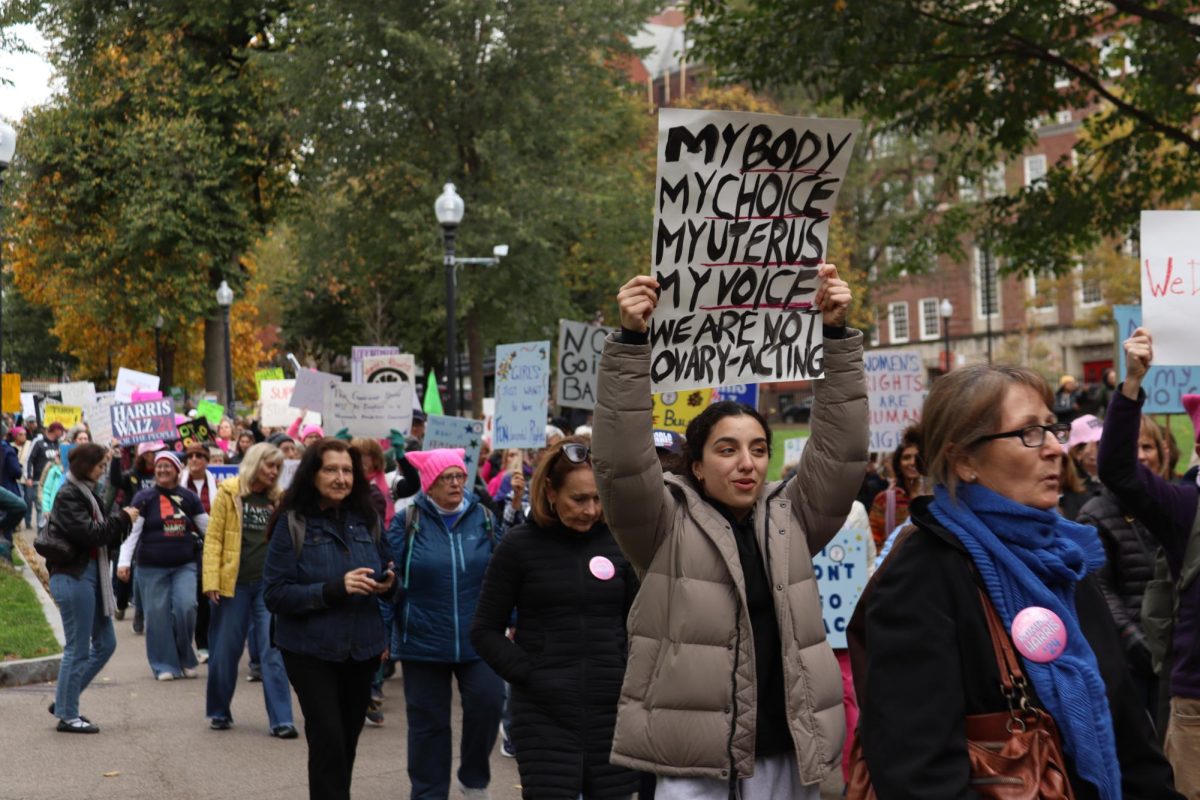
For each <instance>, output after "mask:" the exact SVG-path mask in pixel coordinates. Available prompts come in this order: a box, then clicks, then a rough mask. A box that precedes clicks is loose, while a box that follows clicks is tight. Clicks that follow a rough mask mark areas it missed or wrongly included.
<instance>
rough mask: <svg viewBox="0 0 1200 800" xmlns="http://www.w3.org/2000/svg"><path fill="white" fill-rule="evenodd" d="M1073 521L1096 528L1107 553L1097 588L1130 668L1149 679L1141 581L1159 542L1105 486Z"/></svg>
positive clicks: (1151, 567) (1148, 572) (1151, 570)
mask: <svg viewBox="0 0 1200 800" xmlns="http://www.w3.org/2000/svg"><path fill="white" fill-rule="evenodd" d="M1076 522H1078V523H1080V524H1081V525H1092V526H1095V528H1096V530H1097V531H1098V532H1099V533H1100V541H1102V542H1104V550H1105V552H1107V553H1108V560H1107V561H1106V562H1105V564H1104V566H1103V567H1102V568H1101V569H1100V571H1099V572H1098V573H1097V574H1096V577H1097V578H1098V579H1099V583H1100V590H1101V591H1102V592H1103V593H1104V599H1105V600H1106V601H1107V602H1108V610H1109V611H1110V612H1112V616H1113V621H1114V622H1116V623H1117V631H1118V632H1119V633H1120V634H1121V644H1122V645H1123V646H1124V647H1125V654H1126V658H1127V660H1128V661H1129V666H1130V668H1131V669H1133V671H1134V673H1135V674H1137V675H1138V676H1139V677H1142V678H1151V677H1153V676H1154V673H1153V670H1152V669H1151V666H1150V651H1149V649H1147V647H1146V637H1145V636H1144V635H1143V634H1142V624H1141V622H1142V595H1143V594H1145V592H1146V583H1147V582H1149V581H1150V579H1151V578H1153V577H1154V558H1155V554H1156V553H1157V551H1158V541H1157V540H1156V539H1155V538H1154V536H1153V534H1151V533H1150V531H1149V530H1147V529H1146V526H1145V525H1143V524H1142V523H1140V522H1138V521H1137V520H1136V519H1134V518H1133V517H1130V516H1126V514H1125V513H1124V512H1123V511H1122V510H1121V507H1120V505H1119V504H1118V502H1117V498H1116V496H1114V495H1113V493H1112V492H1110V491H1109V490H1108V489H1105V490H1104V491H1103V492H1101V493H1100V495H1099V496H1098V497H1093V498H1092V499H1091V500H1089V501H1088V502H1087V503H1086V504H1084V506H1083V508H1082V509H1081V510H1080V512H1079V517H1078V518H1077V519H1076Z"/></svg>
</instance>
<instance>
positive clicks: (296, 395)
mask: <svg viewBox="0 0 1200 800" xmlns="http://www.w3.org/2000/svg"><path fill="white" fill-rule="evenodd" d="M341 382H342V379H341V378H340V377H338V376H337V375H333V374H332V373H329V372H318V371H317V370H315V369H302V370H300V372H299V373H297V375H296V389H295V391H293V392H292V397H291V400H289V401H288V404H289V405H291V407H292V408H307V409H308V410H309V411H316V412H317V413H318V414H324V413H325V389H326V388H327V387H329V386H332V385H333V384H335V383H341ZM335 430H336V429H335Z"/></svg>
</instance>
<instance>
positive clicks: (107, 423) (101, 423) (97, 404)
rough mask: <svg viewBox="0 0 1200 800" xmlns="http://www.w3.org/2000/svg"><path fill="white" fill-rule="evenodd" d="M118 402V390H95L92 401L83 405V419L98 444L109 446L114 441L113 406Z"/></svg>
mask: <svg viewBox="0 0 1200 800" xmlns="http://www.w3.org/2000/svg"><path fill="white" fill-rule="evenodd" d="M116 402H117V393H116V392H93V394H92V402H91V403H89V404H88V405H86V406H84V407H83V421H84V422H86V423H87V426H88V432H89V433H91V434H92V441H93V442H95V443H96V444H102V445H104V446H105V447H108V445H109V443H110V442H112V437H113V432H112V407H113V406H114V405H116Z"/></svg>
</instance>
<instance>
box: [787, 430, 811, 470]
mask: <svg viewBox="0 0 1200 800" xmlns="http://www.w3.org/2000/svg"><path fill="white" fill-rule="evenodd" d="M807 445H808V437H807V436H794V437H792V438H791V439H785V440H784V442H783V466H784V467H790V466H792V465H793V464H799V463H800V457H801V456H803V455H804V448H805V446H807Z"/></svg>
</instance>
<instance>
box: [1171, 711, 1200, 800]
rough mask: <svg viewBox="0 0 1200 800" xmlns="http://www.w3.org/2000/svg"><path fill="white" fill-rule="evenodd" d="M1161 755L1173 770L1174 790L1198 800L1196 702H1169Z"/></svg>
mask: <svg viewBox="0 0 1200 800" xmlns="http://www.w3.org/2000/svg"><path fill="white" fill-rule="evenodd" d="M1163 752H1165V753H1166V754H1167V760H1168V761H1170V762H1171V767H1172V769H1174V770H1175V789H1176V791H1178V792H1179V793H1180V794H1182V795H1183V796H1184V797H1186V798H1188V800H1200V700H1193V699H1191V698H1187V697H1172V698H1171V719H1170V721H1169V722H1168V723H1167V738H1166V741H1165V742H1163Z"/></svg>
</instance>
